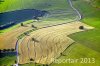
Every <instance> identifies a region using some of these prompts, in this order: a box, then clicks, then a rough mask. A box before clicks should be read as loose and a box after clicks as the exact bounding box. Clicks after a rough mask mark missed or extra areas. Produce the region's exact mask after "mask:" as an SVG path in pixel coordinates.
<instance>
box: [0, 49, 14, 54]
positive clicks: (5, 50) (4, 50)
mask: <svg viewBox="0 0 100 66" xmlns="http://www.w3.org/2000/svg"><path fill="white" fill-rule="evenodd" d="M14 51H15V49H13V48H12V49H3V50H1V49H0V53H3V52H14Z"/></svg>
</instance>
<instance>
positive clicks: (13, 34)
mask: <svg viewBox="0 0 100 66" xmlns="http://www.w3.org/2000/svg"><path fill="white" fill-rule="evenodd" d="M30 29H31V27H30V26H29V27H24V26H21V27H18V28H16V29H14V30H12V31H10V32H7V33H4V34H3V35H0V49H11V48H15V45H16V41H17V37H18V36H19V35H20V34H22V33H24V32H25V31H27V30H30Z"/></svg>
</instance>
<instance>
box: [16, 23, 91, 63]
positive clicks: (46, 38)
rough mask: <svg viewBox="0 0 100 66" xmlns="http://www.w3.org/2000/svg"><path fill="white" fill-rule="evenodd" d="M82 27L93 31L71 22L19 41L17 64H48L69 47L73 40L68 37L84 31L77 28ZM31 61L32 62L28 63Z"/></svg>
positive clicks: (40, 31)
mask: <svg viewBox="0 0 100 66" xmlns="http://www.w3.org/2000/svg"><path fill="white" fill-rule="evenodd" d="M81 25H83V26H84V27H85V29H93V27H90V26H88V25H86V24H83V23H81V22H72V23H68V24H62V25H58V26H52V27H48V28H43V29H39V30H37V31H34V32H32V33H31V34H30V36H25V37H24V38H23V39H21V40H19V43H18V44H19V63H20V64H24V63H29V62H34V63H40V64H50V63H52V62H53V60H52V59H55V58H57V57H59V56H60V55H61V53H62V52H63V51H64V50H65V49H66V48H67V47H68V46H69V45H71V44H72V43H73V42H74V40H72V39H71V38H69V37H68V35H70V34H72V33H76V32H80V31H84V30H80V29H79V26H81ZM30 59H33V61H30Z"/></svg>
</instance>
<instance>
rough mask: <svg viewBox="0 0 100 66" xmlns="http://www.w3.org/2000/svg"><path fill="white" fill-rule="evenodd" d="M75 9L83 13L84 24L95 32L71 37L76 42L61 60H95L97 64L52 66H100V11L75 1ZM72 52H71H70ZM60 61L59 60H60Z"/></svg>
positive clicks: (81, 0)
mask: <svg viewBox="0 0 100 66" xmlns="http://www.w3.org/2000/svg"><path fill="white" fill-rule="evenodd" d="M73 3H74V5H75V7H76V8H77V9H78V10H79V11H80V12H81V14H82V16H83V19H82V20H81V22H84V23H86V24H88V25H91V26H93V27H95V28H94V29H93V30H89V31H85V32H80V33H75V34H72V35H70V37H71V38H72V39H73V40H75V41H76V42H75V43H74V44H73V45H72V46H70V47H69V48H68V49H66V50H65V52H64V54H67V53H68V52H69V53H68V55H67V56H61V57H60V58H59V59H68V58H71V59H73V58H76V59H80V58H95V63H84V64H82V63H80V62H78V63H60V64H55V63H53V64H52V65H51V66H66V65H68V66H77V65H78V66H99V65H100V57H99V56H100V19H99V18H100V10H99V9H97V8H94V7H92V6H91V5H89V3H88V2H86V1H83V0H77V1H73ZM69 50H70V51H69ZM59 59H58V60H59Z"/></svg>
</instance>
